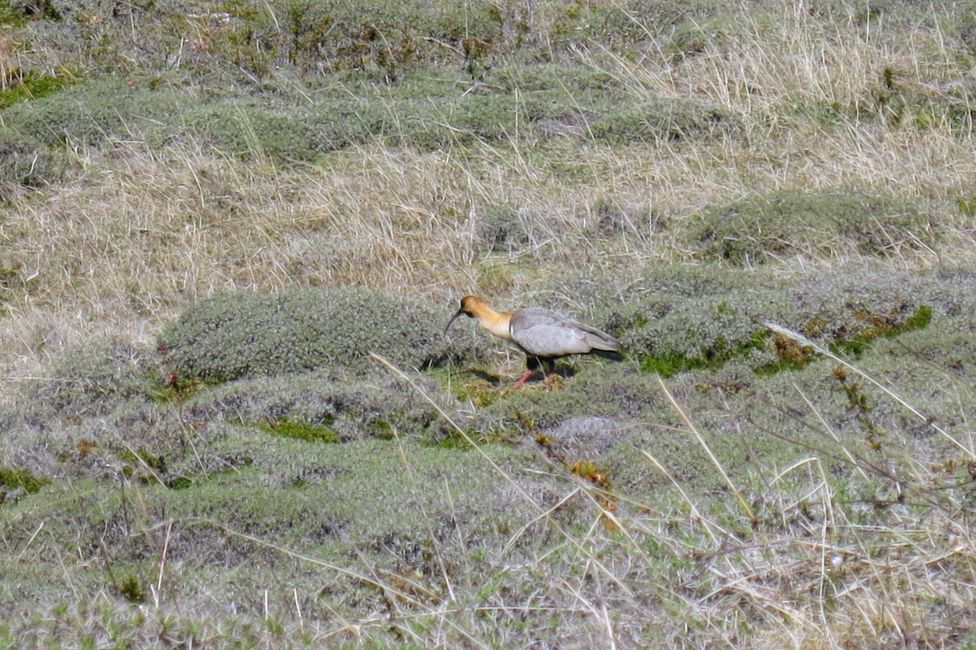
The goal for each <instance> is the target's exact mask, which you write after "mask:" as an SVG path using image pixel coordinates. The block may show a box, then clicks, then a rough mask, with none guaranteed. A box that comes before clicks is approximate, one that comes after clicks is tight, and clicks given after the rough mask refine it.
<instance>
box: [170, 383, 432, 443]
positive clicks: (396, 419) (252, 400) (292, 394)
mask: <svg viewBox="0 0 976 650" xmlns="http://www.w3.org/2000/svg"><path fill="white" fill-rule="evenodd" d="M418 382H419V384H420V387H421V388H422V389H423V390H424V391H426V392H427V393H428V394H430V395H434V396H435V397H436V396H437V391H436V389H435V388H434V387H433V386H431V385H430V384H429V383H428V382H425V381H423V380H420V379H418ZM184 407H185V409H186V410H187V411H188V412H189V413H191V414H193V415H194V417H198V418H202V419H206V420H212V419H222V418H226V419H230V420H235V419H236V420H243V421H245V422H267V423H269V426H274V428H275V433H281V434H283V435H286V434H287V433H294V434H295V436H293V437H302V435H303V434H305V433H307V434H309V436H310V437H316V435H317V434H319V433H321V434H322V436H320V437H330V436H335V437H336V439H337V440H343V441H346V440H351V439H355V438H362V437H378V438H384V439H388V438H390V437H392V436H393V433H394V431H393V430H394V429H396V430H397V431H402V432H403V433H404V434H409V435H418V434H422V433H423V432H425V431H426V430H427V428H428V427H429V426H430V425H431V424H432V423H433V422H434V421H435V420H436V419H437V413H436V411H435V410H434V409H433V408H432V407H431V405H430V404H429V403H428V402H427V401H426V400H425V399H423V397H421V396H420V395H419V394H418V393H417V391H416V390H414V389H413V388H412V387H410V386H409V385H407V384H406V383H404V382H402V381H399V380H397V379H396V378H394V377H391V376H390V375H389V373H383V374H372V375H370V376H366V377H362V376H357V374H356V373H344V372H341V371H339V372H336V370H335V369H333V368H323V369H321V370H318V371H312V372H304V373H292V374H285V375H277V376H274V377H255V378H245V379H238V380H236V381H232V382H228V383H226V384H223V385H221V386H214V387H209V388H208V389H207V390H204V391H201V392H199V393H197V394H195V395H193V396H192V397H190V398H189V399H187V400H186V402H185V403H184ZM282 423H284V424H282ZM304 423H308V424H307V426H309V427H312V428H313V429H312V430H309V431H303V426H305V424H304ZM318 428H322V429H327V430H328V432H326V431H318Z"/></svg>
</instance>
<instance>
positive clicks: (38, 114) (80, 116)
mask: <svg viewBox="0 0 976 650" xmlns="http://www.w3.org/2000/svg"><path fill="white" fill-rule="evenodd" d="M178 109H179V101H178V97H177V96H176V95H175V94H174V93H172V92H166V91H163V90H158V91H154V90H152V89H150V88H149V87H148V85H146V84H144V83H139V82H133V83H126V82H125V81H124V80H122V79H119V78H117V77H100V78H93V79H89V80H85V81H82V82H80V83H77V84H74V85H70V86H67V87H65V88H64V89H62V90H60V91H59V92H56V93H52V94H48V95H46V96H43V97H40V98H38V99H33V100H31V101H26V102H19V103H16V104H13V105H12V106H9V107H7V108H5V109H3V119H4V121H5V122H6V123H7V124H9V125H10V126H12V127H14V128H15V129H17V130H19V131H20V132H21V133H24V134H25V135H27V136H29V137H32V138H35V139H37V140H38V141H40V142H43V143H45V144H46V145H48V146H57V145H61V144H63V143H64V142H66V141H69V142H74V143H82V144H86V145H95V144H99V143H101V142H103V141H106V140H112V139H131V138H132V137H139V136H141V135H142V134H143V131H144V130H151V129H153V128H156V125H158V124H159V123H160V121H163V122H165V121H166V120H167V119H172V117H173V116H175V115H178V114H179V112H180V111H179V110H178Z"/></svg>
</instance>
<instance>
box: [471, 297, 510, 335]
mask: <svg viewBox="0 0 976 650" xmlns="http://www.w3.org/2000/svg"><path fill="white" fill-rule="evenodd" d="M470 311H471V315H472V316H474V317H475V318H477V319H478V323H480V324H481V326H482V327H484V328H485V329H486V330H488V331H489V332H491V333H492V334H494V335H495V336H497V337H499V338H503V339H511V338H512V335H511V333H510V332H509V329H508V327H509V324H510V323H511V321H512V312H510V311H503V312H497V311H495V310H494V309H492V308H491V307H489V306H488V305H487V304H485V303H484V302H479V303H477V304H475V305H472V306H471V309H470Z"/></svg>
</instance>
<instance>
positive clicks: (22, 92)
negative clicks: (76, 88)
mask: <svg viewBox="0 0 976 650" xmlns="http://www.w3.org/2000/svg"><path fill="white" fill-rule="evenodd" d="M78 80H79V79H78V77H77V76H75V75H74V74H72V73H71V72H69V71H67V70H61V71H60V73H56V74H49V73H46V72H35V71H33V70H28V71H26V72H22V73H20V74H19V75H17V77H16V79H15V81H16V83H14V84H13V85H11V86H10V88H9V89H8V90H5V91H3V92H0V109H4V108H6V107H8V106H10V105H11V104H16V103H17V102H22V101H27V100H31V99H40V98H41V97H45V96H47V95H51V94H53V93H56V92H58V91H59V90H61V89H62V88H64V87H66V86H68V85H69V84H72V83H76V82H77V81H78Z"/></svg>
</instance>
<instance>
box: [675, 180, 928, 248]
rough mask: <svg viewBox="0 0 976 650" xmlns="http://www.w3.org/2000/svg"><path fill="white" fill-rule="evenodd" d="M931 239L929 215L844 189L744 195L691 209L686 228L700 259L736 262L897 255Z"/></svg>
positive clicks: (880, 197) (897, 201) (892, 199)
mask: <svg viewBox="0 0 976 650" xmlns="http://www.w3.org/2000/svg"><path fill="white" fill-rule="evenodd" d="M939 236H940V231H939V229H938V228H937V224H936V223H935V222H934V221H933V220H932V218H931V217H930V216H929V215H928V214H926V213H925V212H923V211H922V210H921V209H919V207H918V206H916V205H913V204H912V203H910V202H908V201H906V200H904V199H899V198H896V197H893V196H884V195H877V194H867V193H863V192H859V191H846V190H833V191H826V192H798V191H784V192H775V193H773V194H769V195H759V196H751V197H747V198H744V199H741V200H737V201H733V202H732V203H728V204H726V205H721V206H715V207H711V208H707V209H705V210H703V211H701V212H699V213H697V214H696V215H694V216H693V217H692V219H691V225H690V229H689V232H688V238H689V240H690V242H692V243H693V245H694V246H695V248H697V249H698V250H699V251H700V254H701V255H702V256H703V257H705V258H707V259H723V260H727V261H729V262H731V263H733V264H736V265H750V264H760V263H763V262H766V261H770V260H774V259H777V258H782V257H783V256H792V255H797V254H800V255H805V256H807V257H811V258H815V259H817V258H823V257H834V256H837V255H841V254H845V253H850V252H858V253H862V254H867V255H881V256H883V255H889V254H897V253H898V251H899V250H901V249H902V248H905V247H907V248H910V249H911V248H917V247H919V246H926V245H929V244H932V243H934V242H935V241H936V240H937V239H938V238H939Z"/></svg>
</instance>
